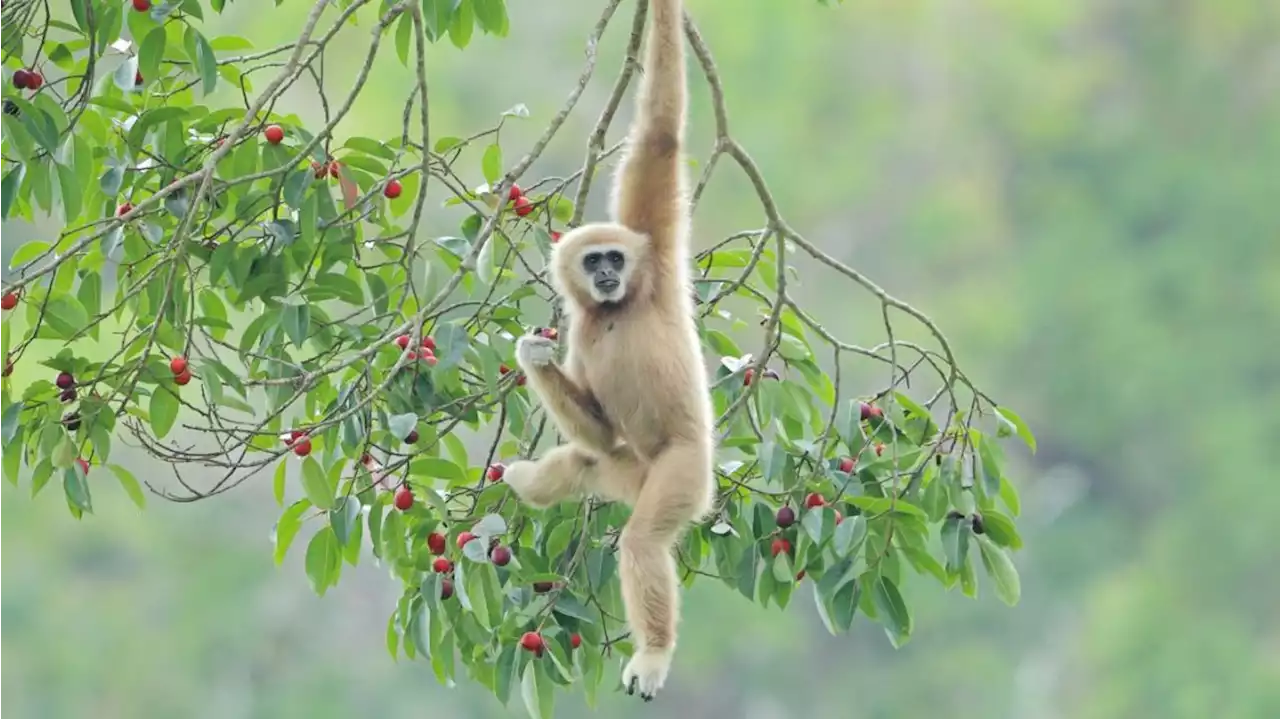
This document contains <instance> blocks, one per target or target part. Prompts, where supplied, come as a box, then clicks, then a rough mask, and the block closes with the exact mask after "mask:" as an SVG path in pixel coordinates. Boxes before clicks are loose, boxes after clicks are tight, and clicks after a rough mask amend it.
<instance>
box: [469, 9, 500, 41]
mask: <svg viewBox="0 0 1280 719" xmlns="http://www.w3.org/2000/svg"><path fill="white" fill-rule="evenodd" d="M471 4H472V6H473V7H474V8H475V13H476V20H478V21H480V29H481V30H484V31H485V32H486V33H490V34H492V35H497V36H498V37H505V36H506V34H507V22H508V21H507V6H506V4H505V3H504V1H503V0H471Z"/></svg>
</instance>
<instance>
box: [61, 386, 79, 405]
mask: <svg viewBox="0 0 1280 719" xmlns="http://www.w3.org/2000/svg"><path fill="white" fill-rule="evenodd" d="M58 399H60V400H62V401H63V402H74V401H76V391H75V390H74V389H68V390H63V392H62V394H60V395H58Z"/></svg>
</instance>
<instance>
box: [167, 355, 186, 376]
mask: <svg viewBox="0 0 1280 719" xmlns="http://www.w3.org/2000/svg"><path fill="white" fill-rule="evenodd" d="M169 371H170V372H172V373H174V374H182V373H183V372H186V371H187V358H186V357H183V356H181V355H179V356H177V357H174V358H173V359H171V360H169Z"/></svg>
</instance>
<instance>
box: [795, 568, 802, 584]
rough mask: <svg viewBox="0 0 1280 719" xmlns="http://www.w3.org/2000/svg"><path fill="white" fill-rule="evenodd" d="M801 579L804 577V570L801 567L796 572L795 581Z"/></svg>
mask: <svg viewBox="0 0 1280 719" xmlns="http://www.w3.org/2000/svg"><path fill="white" fill-rule="evenodd" d="M801 579H804V570H803V569H801V570H800V571H798V572H796V581H797V582H798V581H800V580H801Z"/></svg>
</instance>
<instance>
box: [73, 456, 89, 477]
mask: <svg viewBox="0 0 1280 719" xmlns="http://www.w3.org/2000/svg"><path fill="white" fill-rule="evenodd" d="M76 463H78V464H79V465H80V471H81V472H84V473H85V474H88V473H89V462H88V461H86V460H85V458H84V457H76Z"/></svg>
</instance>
